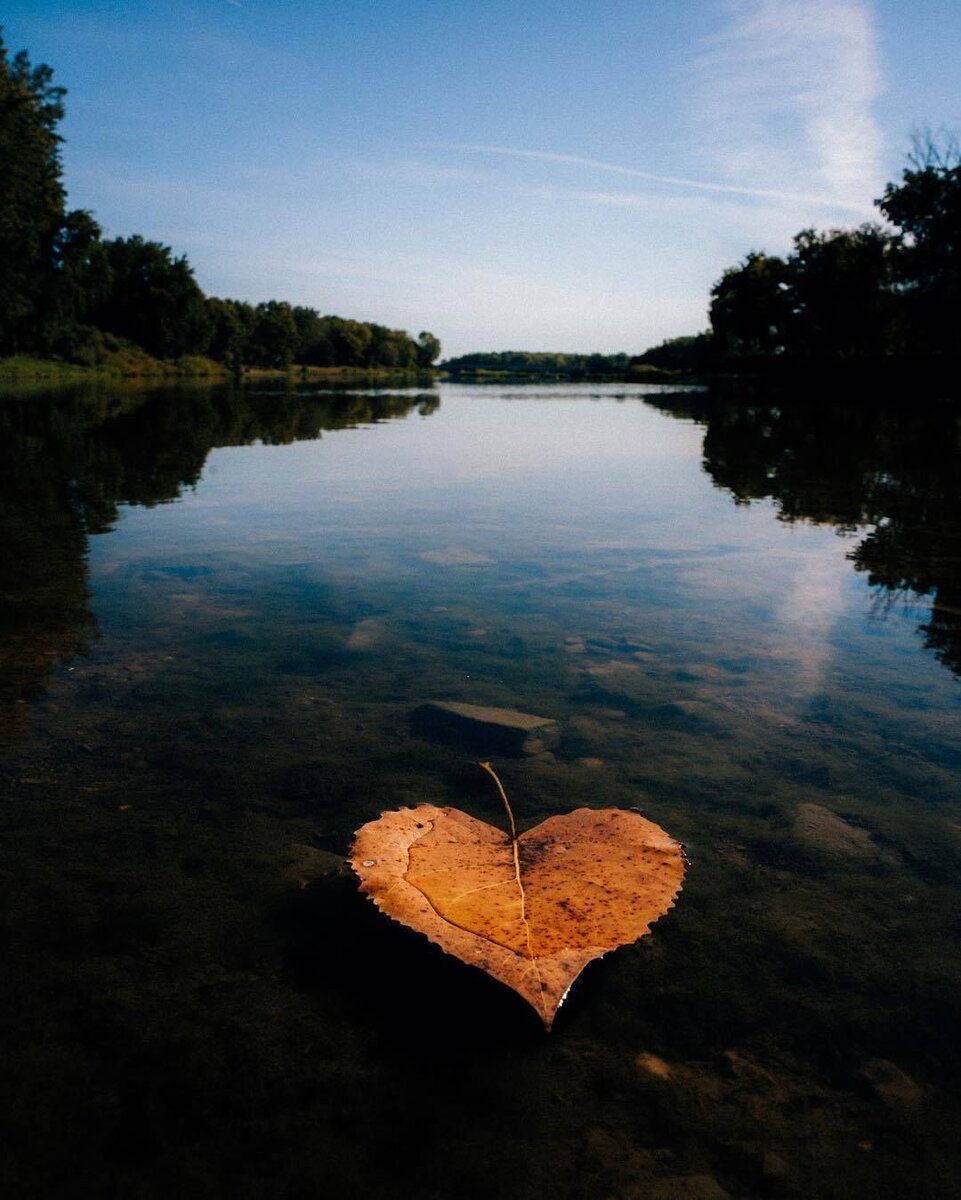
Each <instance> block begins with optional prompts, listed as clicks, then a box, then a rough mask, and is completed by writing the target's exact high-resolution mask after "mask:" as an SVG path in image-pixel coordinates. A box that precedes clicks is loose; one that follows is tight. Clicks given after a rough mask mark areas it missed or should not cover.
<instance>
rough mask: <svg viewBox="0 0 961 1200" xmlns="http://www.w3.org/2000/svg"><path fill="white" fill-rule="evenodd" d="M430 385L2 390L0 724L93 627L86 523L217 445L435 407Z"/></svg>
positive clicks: (144, 498) (195, 470) (6, 724)
mask: <svg viewBox="0 0 961 1200" xmlns="http://www.w3.org/2000/svg"><path fill="white" fill-rule="evenodd" d="M439 403H440V401H439V399H438V398H437V396H436V395H434V394H431V393H423V394H420V395H392V394H387V393H380V394H376V393H375V394H370V395H365V394H362V393H323V392H318V391H316V390H314V391H306V390H305V391H292V390H278V391H276V392H273V393H271V392H250V393H248V392H246V391H240V390H231V389H188V390H183V391H172V390H169V389H165V390H163V391H162V392H152V393H151V392H136V391H132V390H129V389H127V390H123V391H115V392H114V391H100V390H98V391H90V392H86V391H76V392H70V393H68V394H59V395H43V394H38V393H33V394H31V395H25V396H7V397H0V546H2V548H3V549H2V553H0V736H2V734H3V733H4V732H5V731H9V729H10V728H11V726H12V725H13V724H14V723H15V722H16V720H17V714H18V713H19V712H20V711H21V710H22V708H23V704H24V702H25V701H26V700H28V699H30V698H31V697H33V696H36V695H39V694H40V693H42V691H43V689H44V687H45V686H46V683H47V681H48V679H49V677H50V673H51V671H52V670H53V668H54V666H55V664H56V663H57V662H58V661H68V660H69V659H70V658H71V657H73V656H74V655H76V654H82V653H84V652H85V651H86V649H87V648H88V646H89V643H90V639H91V638H92V637H94V636H95V635H96V626H95V621H94V617H93V615H92V613H91V612H90V610H89V607H88V601H89V593H88V588H87V570H86V554H87V536H88V535H89V534H92V533H103V532H105V531H107V530H109V529H110V528H111V527H112V525H113V524H114V522H115V521H116V519H117V515H118V506H119V505H121V504H139V505H153V504H160V503H163V502H165V501H170V500H175V499H176V498H177V497H178V496H179V495H180V493H181V492H182V490H183V489H184V488H185V487H190V486H192V485H193V484H195V483H196V482H197V481H198V480H199V478H200V475H201V472H202V470H203V466H204V463H205V462H206V459H207V455H208V454H209V453H210V451H211V450H212V449H214V448H215V447H218V446H242V445H248V444H250V443H252V442H256V441H261V442H264V443H267V444H269V445H283V444H286V443H289V442H295V441H303V440H313V439H317V438H320V437H321V436H322V435H323V433H324V432H326V431H328V430H336V429H350V428H353V427H355V426H357V425H359V424H369V423H373V422H377V421H385V420H390V419H394V418H401V417H406V416H408V415H409V414H410V413H411V412H413V411H415V410H416V411H418V412H419V413H421V415H425V416H426V415H427V414H429V413H431V412H433V411H434V410H435V409H436V408H437V407H438V405H439Z"/></svg>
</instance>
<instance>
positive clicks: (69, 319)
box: [0, 36, 440, 370]
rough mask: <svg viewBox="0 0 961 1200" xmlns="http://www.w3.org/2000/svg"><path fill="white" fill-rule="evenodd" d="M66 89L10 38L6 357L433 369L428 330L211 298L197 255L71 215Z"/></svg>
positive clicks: (2, 122)
mask: <svg viewBox="0 0 961 1200" xmlns="http://www.w3.org/2000/svg"><path fill="white" fill-rule="evenodd" d="M64 94H65V90H64V89H63V88H61V87H58V86H56V85H55V84H54V83H53V72H52V70H51V69H50V67H48V66H45V65H41V66H37V67H34V66H32V65H31V63H30V60H29V58H28V56H27V53H26V52H25V51H20V53H18V54H16V55H14V56H13V57H10V55H9V54H8V52H7V50H6V48H5V46H4V44H3V39H2V36H0V163H2V171H0V356H6V355H15V354H35V355H41V356H48V357H57V358H62V359H65V360H67V361H69V362H76V363H80V364H87V365H96V364H97V363H99V362H101V361H102V360H103V359H104V357H105V356H106V355H108V354H109V353H110V352H111V351H115V350H117V349H120V348H122V346H123V344H124V343H132V344H133V345H134V346H136V347H138V348H139V349H141V350H143V351H145V352H146V353H147V354H150V355H152V356H154V357H155V358H159V359H182V358H184V357H187V356H195V355H197V356H207V357H210V358H212V359H215V360H216V361H218V362H221V363H224V364H226V365H228V366H229V367H231V368H232V369H240V368H242V367H245V366H261V367H275V368H286V367H289V366H290V365H291V363H293V362H297V363H303V364H306V365H312V366H321V367H340V366H343V367H361V368H379V369H383V368H393V369H400V370H416V369H424V368H429V367H430V366H431V364H432V363H433V362H434V361H435V360H436V359H437V358H438V357H439V355H440V342H439V341H438V340H437V338H436V337H434V335H433V334H431V333H428V332H426V331H424V332H422V333H420V334H419V335H418V337H417V339H416V340H415V339H413V338H412V337H410V336H409V334H407V333H406V331H404V330H398V329H388V328H386V327H385V326H383V325H377V324H373V323H371V322H367V321H354V320H349V319H346V318H343V317H336V316H321V314H320V313H319V312H318V311H317V310H315V309H313V308H308V307H302V306H297V305H292V304H289V303H287V302H286V301H284V300H269V301H266V302H264V303H262V304H249V303H247V302H245V301H242V300H223V299H219V298H217V297H214V296H207V295H205V294H204V292H203V291H202V290H201V288H200V286H199V285H198V284H197V281H196V279H195V278H194V273H193V269H192V268H191V266H190V264H189V263H188V261H187V259H186V257H184V256H180V257H176V256H174V254H173V252H172V251H171V249H170V248H169V247H168V246H164V245H161V244H160V243H159V242H153V241H148V240H146V239H145V238H143V237H141V236H140V235H134V236H132V237H127V238H123V237H117V238H112V239H104V238H103V236H102V231H101V229H100V226H99V225H98V224H97V222H96V221H95V220H94V218H93V216H92V215H91V213H89V212H87V211H85V210H82V209H77V210H74V211H67V208H66V190H65V188H64V185H63V182H62V170H61V162H60V143H61V141H62V138H61V137H60V135H59V134H58V132H57V126H58V124H59V122H60V121H61V120H62V119H63V116H64V105H63V97H64Z"/></svg>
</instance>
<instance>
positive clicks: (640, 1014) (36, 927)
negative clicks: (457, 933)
mask: <svg viewBox="0 0 961 1200" xmlns="http://www.w3.org/2000/svg"><path fill="white" fill-rule="evenodd" d="M0 423H2V424H0V431H2V435H3V437H2V450H0V455H2V461H0V466H2V468H3V472H2V474H3V482H2V483H0V490H2V508H0V531H2V536H3V539H4V541H5V542H6V543H7V545H8V547H9V548H10V550H11V553H10V554H9V555H7V556H6V562H7V565H6V567H5V568H4V571H5V575H6V578H5V579H4V588H3V591H4V596H5V599H6V605H5V616H4V623H3V626H2V633H3V639H4V647H5V648H4V651H3V657H2V660H0V667H2V670H3V677H2V680H0V688H2V690H0V700H2V703H3V708H2V712H0V737H2V739H3V741H2V745H3V767H2V776H0V778H2V782H3V787H4V794H5V801H4V806H3V823H4V826H5V829H4V837H3V849H2V851H0V852H2V855H3V862H2V865H0V886H2V888H3V891H4V893H5V896H6V907H5V912H6V917H5V921H4V925H3V927H2V928H3V940H4V953H5V961H6V963H7V970H6V972H5V979H4V983H3V985H2V987H3V991H4V993H5V995H4V1007H3V1015H2V1018H0V1020H2V1028H3V1030H4V1037H5V1040H6V1042H7V1044H8V1046H9V1050H8V1052H7V1053H6V1055H5V1062H6V1063H7V1067H6V1071H7V1073H8V1077H9V1079H10V1085H9V1087H7V1088H6V1089H5V1092H6V1094H5V1095H4V1096H3V1097H2V1098H0V1104H2V1105H6V1106H7V1107H8V1109H9V1111H8V1112H7V1113H6V1114H5V1116H6V1119H7V1121H8V1122H10V1123H12V1125H13V1128H14V1131H15V1138H14V1140H13V1143H12V1144H13V1145H14V1146H15V1148H16V1149H15V1151H14V1153H13V1154H12V1155H11V1156H10V1158H9V1160H8V1161H7V1162H6V1163H4V1164H3V1165H2V1166H0V1183H5V1184H6V1186H7V1191H8V1192H9V1193H10V1194H29V1195H39V1194H51V1195H61V1194H63V1188H64V1187H65V1186H68V1185H69V1186H70V1187H72V1188H75V1189H76V1188H78V1187H79V1186H80V1182H79V1181H83V1183H84V1185H85V1186H86V1187H87V1189H88V1190H90V1191H93V1192H94V1193H95V1194H99V1195H114V1194H115V1195H118V1196H124V1197H130V1196H144V1197H161V1196H169V1195H171V1194H182V1195H204V1196H208V1195H224V1196H228V1195H229V1196H251V1197H255V1196H266V1195H271V1196H274V1195H285V1196H317V1195H336V1196H338V1197H340V1196H345V1197H350V1196H354V1195H356V1196H360V1195H365V1196H367V1195H371V1194H374V1195H380V1196H398V1197H401V1196H403V1197H411V1198H418V1200H419V1198H424V1200H428V1198H431V1200H433V1198H434V1197H441V1198H446V1197H468V1198H469V1197H474V1196H476V1197H485V1198H486V1197H490V1196H505V1197H515V1196H516V1197H527V1196H535V1195H540V1196H558V1197H585V1198H588V1197H590V1198H593V1197H598V1196H605V1197H606V1196H610V1197H625V1198H626V1197H642V1196H643V1197H647V1196H653V1197H674V1196H677V1197H681V1196H683V1197H695V1198H697V1197H703V1198H705V1200H710V1198H712V1197H722V1196H724V1195H729V1196H738V1197H741V1196H789V1197H793V1196H797V1197H822V1196H823V1197H835V1196H836V1197H850V1196H861V1195H864V1196H875V1195H884V1196H892V1197H893V1196H902V1195H905V1194H920V1195H925V1196H932V1197H939V1196H945V1197H947V1196H951V1195H953V1194H954V1183H953V1181H954V1180H956V1178H957V1171H958V1169H959V1167H961V1162H959V1154H958V1150H957V1147H956V1144H955V1143H956V1139H955V1138H954V1135H953V1132H952V1131H953V1129H955V1128H956V1123H957V1120H958V1118H959V1115H961V1114H959V1111H958V1109H959V1106H958V1080H959V1076H961V1054H959V1050H958V1042H957V1036H956V1030H957V1022H958V1018H959V1015H961V1014H959V1009H961V1001H959V999H958V997H959V994H961V950H959V947H958V933H959V924H958V920H959V917H958V914H959V912H961V906H959V901H961V887H959V884H958V877H959V875H958V868H959V865H961V804H959V786H958V785H959V781H961V702H959V701H961V692H959V687H961V684H959V680H958V678H957V674H956V672H957V671H959V670H961V632H959V630H961V603H959V600H961V588H959V582H961V568H959V562H961V553H959V550H961V539H959V536H958V533H959V529H961V522H959V520H958V500H957V497H956V486H955V483H954V480H955V479H956V477H957V465H958V464H957V461H956V460H957V457H958V453H959V445H961V441H959V427H958V423H957V420H956V418H954V417H953V416H952V415H951V409H950V408H949V407H947V406H945V405H938V404H933V403H932V404H926V405H923V406H921V405H918V404H917V403H914V402H912V403H911V404H910V405H906V404H904V403H903V402H901V403H890V404H887V403H882V402H881V401H878V402H876V403H872V404H870V405H868V404H864V403H863V402H862V403H860V404H858V405H851V404H847V403H845V402H844V401H843V400H841V399H840V398H837V397H835V398H832V399H830V400H825V401H823V402H818V403H815V402H814V401H811V400H809V401H807V402H806V403H803V404H802V403H800V402H798V401H794V402H793V403H789V402H786V401H784V400H783V399H777V398H773V397H771V396H758V395H752V396H750V397H745V396H743V395H719V394H712V393H709V392H705V391H688V392H684V391H681V390H671V389H663V388H662V389H654V388H644V387H641V386H636V385H553V386H545V385H537V386H531V387H521V386H518V387H505V386H500V385H498V386H484V387H468V386H461V385H441V386H440V387H438V388H437V390H436V391H435V392H433V393H430V394H425V393H423V392H409V393H404V392H400V393H387V392H382V391H374V390H372V391H369V392H354V393H351V394H331V393H322V392H317V391H311V390H309V389H304V390H301V391H292V392H291V391H283V390H277V391H275V392H272V393H271V392H245V393H237V394H231V393H228V392H210V391H203V390H198V391H193V392H190V391H187V392H166V393H160V394H156V395H153V394H134V393H126V394H114V393H94V394H92V395H87V394H80V393H75V394H73V395H71V396H60V397H46V396H40V395H33V396H30V397H16V396H9V397H6V398H2V399H0ZM429 699H447V700H459V701H466V702H469V703H475V704H491V705H499V706H503V707H509V708H517V709H521V710H523V711H526V712H532V713H537V714H540V715H543V716H547V717H551V718H554V719H555V720H557V721H558V722H559V723H560V733H561V736H560V742H559V744H558V745H557V747H556V748H555V749H554V751H553V752H552V753H547V754H540V755H534V756H530V757H516V758H504V759H503V760H499V761H496V762H495V765H496V766H497V768H498V771H499V773H500V774H501V777H502V778H503V780H504V782H505V785H506V787H507V789H508V792H509V794H510V795H511V797H512V800H513V803H514V808H515V812H516V814H517V816H518V820H519V823H520V824H521V825H523V826H530V825H533V824H536V823H537V822H538V821H540V820H542V819H544V818H545V817H546V816H548V815H550V814H552V813H556V812H562V811H565V810H568V809H571V808H575V807H578V806H580V805H583V804H585V803H586V804H588V805H592V806H603V805H608V804H613V805H621V806H625V807H629V806H638V807H640V808H641V809H642V810H643V811H644V812H645V814H646V815H647V816H649V817H650V818H651V819H653V820H655V821H656V822H658V823H659V824H661V825H662V826H664V828H666V829H667V830H668V831H669V832H670V833H671V834H673V835H674V836H675V837H677V838H679V839H680V840H682V841H683V842H684V843H685V844H686V846H687V847H688V852H689V855H690V858H691V865H690V868H689V872H688V877H687V880H686V883H685V888H684V891H683V893H682V895H681V897H680V899H679V901H678V904H677V906H676V907H675V909H674V910H673V911H672V912H671V913H669V914H668V915H667V916H666V917H665V918H664V919H663V920H662V921H661V922H660V923H658V924H657V925H656V926H655V928H654V931H653V933H652V935H651V936H650V937H648V938H646V939H644V940H643V941H642V942H640V943H638V944H637V945H635V946H632V947H627V948H624V949H621V950H619V951H618V952H617V953H616V954H613V955H610V956H608V957H607V958H606V959H604V960H603V961H602V962H600V963H596V964H594V965H593V966H591V967H590V968H588V970H587V971H586V972H585V974H584V975H583V976H582V978H581V979H580V980H579V981H578V983H577V984H576V986H575V988H574V989H573V991H572V993H571V996H570V999H569V1000H568V1001H567V1003H566V1004H565V1006H564V1007H563V1008H562V1009H561V1012H560V1014H559V1016H558V1019H557V1022H556V1025H555V1032H554V1033H553V1034H552V1035H551V1036H550V1037H546V1036H545V1035H544V1034H543V1032H542V1030H541V1029H540V1028H539V1025H538V1022H537V1018H536V1017H535V1016H534V1014H533V1012H532V1011H530V1010H528V1009H527V1008H526V1007H525V1005H524V1004H523V1003H522V1002H521V1001H520V1000H518V999H516V998H515V997H514V996H513V995H512V994H511V993H509V992H508V991H506V989H504V988H502V987H500V986H499V985H497V984H495V983H493V982H492V981H489V980H487V979H486V978H485V977H483V976H482V975H480V974H479V973H477V972H474V971H472V970H470V969H469V968H467V967H463V966H461V965H460V964H458V963H456V962H454V961H452V960H450V959H449V958H447V957H445V956H444V955H442V954H441V953H440V952H439V951H438V950H436V949H435V948H434V947H432V946H430V945H428V944H427V943H426V942H425V941H424V940H423V939H421V938H419V937H418V936H416V935H414V934H411V933H408V932H406V931H405V930H403V929H401V928H400V927H398V926H397V925H394V924H392V923H390V922H388V921H387V920H386V919H385V918H383V917H381V916H380V915H379V914H377V913H376V912H375V911H374V910H373V908H372V907H371V906H370V905H369V904H368V903H367V902H366V901H364V900H363V899H361V898H360V897H359V896H358V895H357V893H356V889H355V887H354V884H353V882H352V880H351V879H350V878H349V877H348V876H347V874H346V873H345V872H344V870H343V867H342V860H343V856H344V854H345V852H346V850H347V847H348V846H349V843H350V838H351V834H352V831H353V830H354V829H355V828H356V827H357V826H358V825H359V824H361V823H363V822H364V821H366V820H369V819H371V818H373V817H375V816H376V815H377V814H378V813H379V812H380V811H381V810H383V809H385V808H395V807H398V806H400V805H402V804H413V803H419V802H421V801H423V800H431V801H434V802H437V803H442V804H453V805H456V806H458V807H461V808H465V809H467V810H468V811H470V812H473V813H474V814H475V815H477V816H480V817H483V818H484V819H487V820H490V821H493V822H495V823H496V822H497V821H498V820H499V819H500V817H499V813H498V801H497V797H496V795H494V794H492V790H491V787H490V781H489V780H487V779H486V777H484V775H483V773H482V772H480V771H479V770H478V769H477V768H476V766H475V765H474V759H475V758H476V755H477V750H476V747H472V746H467V745H462V744H458V743H457V742H456V741H432V740H429V739H428V738H426V737H425V736H424V735H423V731H422V730H420V729H419V728H418V727H417V725H416V724H412V721H411V717H412V713H413V712H414V710H415V709H416V708H417V706H418V705H420V704H421V703H422V702H423V701H425V700H429Z"/></svg>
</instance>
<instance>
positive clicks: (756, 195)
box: [448, 143, 874, 216]
mask: <svg viewBox="0 0 961 1200" xmlns="http://www.w3.org/2000/svg"><path fill="white" fill-rule="evenodd" d="M448 148H449V149H451V150H466V151H470V152H471V153H475V154H500V155H502V156H503V157H505V158H529V159H538V160H540V161H542V162H555V163H568V164H570V165H571V166H577V167H589V168H590V169H591V170H594V171H607V172H608V173H610V174H612V175H626V176H628V177H629V178H631V179H644V180H646V181H647V182H648V183H660V184H668V185H670V186H672V187H683V188H692V189H694V190H696V191H701V192H722V193H725V194H727V195H733V196H750V197H752V198H753V199H756V200H781V201H785V200H786V201H789V202H790V203H792V204H797V203H801V204H816V205H817V206H818V207H820V208H834V209H840V210H843V211H845V212H854V213H858V214H860V215H862V216H863V215H864V214H865V213H873V211H874V210H873V209H872V208H870V207H869V206H868V205H859V204H850V203H848V202H846V201H844V200H835V199H831V198H829V197H827V196H810V195H805V194H803V193H800V192H782V191H779V190H777V189H775V188H756V187H739V186H738V185H737V184H733V183H713V182H711V181H710V180H705V179H685V178H683V177H682V176H678V175H657V174H655V173H654V172H652V171H640V170H638V169H637V168H636V167H624V166H621V165H619V164H618V163H609V162H602V161H600V160H599V159H596V158H582V157H580V155H577V154H558V153H555V152H554V151H551V150H522V149H518V148H517V147H514V146H475V145H469V144H467V145H465V144H458V143H453V144H451V145H449V146H448Z"/></svg>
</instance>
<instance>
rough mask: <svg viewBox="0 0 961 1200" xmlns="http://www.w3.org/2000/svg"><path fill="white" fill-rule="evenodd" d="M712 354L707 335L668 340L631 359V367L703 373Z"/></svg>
mask: <svg viewBox="0 0 961 1200" xmlns="http://www.w3.org/2000/svg"><path fill="white" fill-rule="evenodd" d="M712 352H713V344H712V338H711V335H710V334H709V333H698V334H695V335H694V336H689V337H676V338H668V339H667V340H666V341H663V342H661V343H660V344H659V345H657V346H652V347H651V348H650V349H649V350H645V351H644V353H643V354H639V355H638V356H637V358H632V359H631V366H635V365H637V366H647V367H659V368H660V369H661V370H662V371H703V370H706V369H707V367H709V366H710V364H711V356H712Z"/></svg>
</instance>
